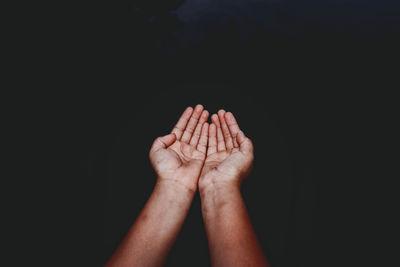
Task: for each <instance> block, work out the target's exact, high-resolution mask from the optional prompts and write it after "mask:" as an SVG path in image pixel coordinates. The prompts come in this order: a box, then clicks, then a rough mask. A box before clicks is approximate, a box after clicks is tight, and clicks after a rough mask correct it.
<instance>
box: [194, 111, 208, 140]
mask: <svg viewBox="0 0 400 267" xmlns="http://www.w3.org/2000/svg"><path fill="white" fill-rule="evenodd" d="M208 115H209V113H208V111H207V110H203V112H202V113H201V116H200V119H199V122H198V123H197V126H196V129H195V130H194V132H193V135H192V139H190V144H191V145H192V146H197V144H198V142H199V139H200V135H201V131H202V129H203V125H204V123H205V122H206V121H207V119H208ZM207 131H208V129H207Z"/></svg>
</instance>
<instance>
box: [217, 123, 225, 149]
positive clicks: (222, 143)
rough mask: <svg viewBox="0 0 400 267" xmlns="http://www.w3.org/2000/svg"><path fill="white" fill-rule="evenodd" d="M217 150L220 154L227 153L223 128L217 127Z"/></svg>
mask: <svg viewBox="0 0 400 267" xmlns="http://www.w3.org/2000/svg"><path fill="white" fill-rule="evenodd" d="M217 150H218V152H221V151H225V150H226V146H225V140H224V136H223V135H222V130H221V127H217Z"/></svg>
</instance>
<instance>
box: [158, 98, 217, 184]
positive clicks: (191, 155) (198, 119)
mask: <svg viewBox="0 0 400 267" xmlns="http://www.w3.org/2000/svg"><path fill="white" fill-rule="evenodd" d="M208 115H209V113H208V111H207V110H204V108H203V106H202V105H197V106H196V107H195V109H194V110H193V108H191V107H188V108H186V110H185V111H184V112H183V114H182V116H181V117H180V119H179V121H178V122H177V124H176V125H175V127H174V129H173V130H172V132H171V133H170V134H169V135H166V136H163V137H159V138H157V139H156V140H155V141H154V143H153V146H152V147H151V149H150V161H151V163H152V165H153V168H154V169H155V171H156V173H157V176H158V178H157V179H158V180H157V182H158V183H162V182H173V183H178V184H181V185H183V186H185V187H186V188H188V189H189V190H191V191H193V192H196V188H197V182H198V178H199V175H200V172H201V168H202V167H203V164H204V160H205V158H206V153H207V141H208V128H209V125H208V123H207V122H206V121H207V119H208Z"/></svg>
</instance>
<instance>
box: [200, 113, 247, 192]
mask: <svg viewBox="0 0 400 267" xmlns="http://www.w3.org/2000/svg"><path fill="white" fill-rule="evenodd" d="M211 120H212V124H211V125H210V126H209V139H208V150H207V157H206V160H205V163H204V167H203V169H202V172H201V175H200V179H199V189H200V191H202V190H205V189H206V188H209V187H213V186H218V185H223V186H225V185H227V184H229V185H233V186H237V187H240V185H241V183H242V181H243V179H244V178H245V177H246V176H247V175H248V174H249V172H250V171H251V168H252V163H253V159H254V155H253V144H252V142H251V140H250V139H249V138H247V137H246V136H245V135H244V133H243V132H242V131H241V130H240V128H239V125H238V124H237V122H236V119H235V117H234V116H233V114H232V113H231V112H225V111H224V110H220V111H218V115H217V114H213V115H212V116H211Z"/></svg>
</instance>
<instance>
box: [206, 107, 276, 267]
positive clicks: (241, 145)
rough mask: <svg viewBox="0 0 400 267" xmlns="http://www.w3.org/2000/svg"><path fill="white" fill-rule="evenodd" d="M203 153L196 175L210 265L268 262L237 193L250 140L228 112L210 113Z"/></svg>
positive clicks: (246, 171) (248, 161)
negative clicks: (202, 163)
mask: <svg viewBox="0 0 400 267" xmlns="http://www.w3.org/2000/svg"><path fill="white" fill-rule="evenodd" d="M211 120H212V124H211V125H210V126H209V140H208V149H207V157H206V160H205V163H204V167H203V169H202V172H201V175H200V178H199V191H200V196H201V205H202V214H203V220H204V224H205V228H206V233H207V239H208V243H209V250H210V256H211V264H212V265H213V266H218V267H219V266H229V267H233V266H269V265H268V262H267V260H266V258H265V256H264V253H263V251H262V249H261V246H260V244H259V242H258V240H257V237H256V234H255V232H254V230H253V227H252V225H251V222H250V218H249V216H248V213H247V209H246V206H245V204H244V201H243V198H242V195H241V190H240V188H241V184H242V181H243V179H244V178H246V176H247V175H248V174H249V172H250V170H251V167H252V163H253V159H254V155H253V144H252V142H251V140H250V139H249V138H247V137H246V136H245V135H244V133H243V132H242V131H241V130H240V128H239V125H238V124H237V122H236V119H235V117H234V116H233V114H232V113H230V112H225V111H224V110H220V111H219V112H218V114H213V115H212V116H211Z"/></svg>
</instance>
